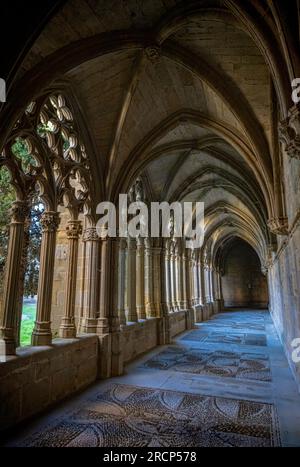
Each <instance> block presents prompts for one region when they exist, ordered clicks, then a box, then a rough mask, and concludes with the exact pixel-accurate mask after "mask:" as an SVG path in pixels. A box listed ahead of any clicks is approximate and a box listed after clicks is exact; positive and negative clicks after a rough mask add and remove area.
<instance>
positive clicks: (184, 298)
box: [181, 250, 189, 310]
mask: <svg viewBox="0 0 300 467" xmlns="http://www.w3.org/2000/svg"><path fill="white" fill-rule="evenodd" d="M186 264H187V258H186V250H184V251H183V253H182V256H181V265H182V272H181V275H182V292H181V294H182V308H183V309H184V310H187V309H188V308H189V306H188V298H187V297H188V296H187V271H186Z"/></svg>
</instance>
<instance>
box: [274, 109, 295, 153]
mask: <svg viewBox="0 0 300 467" xmlns="http://www.w3.org/2000/svg"><path fill="white" fill-rule="evenodd" d="M278 130H279V140H280V142H281V143H282V144H283V147H284V149H285V151H286V152H287V154H288V156H289V157H291V158H295V159H299V160H300V106H299V104H298V105H295V106H293V107H292V108H291V109H290V110H289V114H288V118H287V119H286V120H283V121H282V122H281V123H280V124H279V128H278Z"/></svg>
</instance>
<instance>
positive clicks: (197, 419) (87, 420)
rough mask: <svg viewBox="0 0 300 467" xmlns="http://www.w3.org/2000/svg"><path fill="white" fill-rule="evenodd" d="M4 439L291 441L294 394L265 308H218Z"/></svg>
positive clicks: (296, 408) (299, 415) (297, 405)
mask: <svg viewBox="0 0 300 467" xmlns="http://www.w3.org/2000/svg"><path fill="white" fill-rule="evenodd" d="M4 444H5V445H9V446H111V447H114V446H122V447H130V446H132V447H135V446H149V447H150V446H152V447H159V446H162V447H168V446H172V447H185V446H186V447H196V446H217V447H218V446H222V447H223V446H224V447H232V446H261V447H264V446H300V394H299V392H298V388H297V386H296V384H295V381H294V379H293V376H292V374H291V370H290V368H289V366H288V363H287V360H286V357H285V355H284V352H283V349H282V346H281V344H280V341H279V339H278V336H277V334H276V331H275V328H274V325H273V323H272V320H271V317H270V315H269V313H267V312H263V311H242V310H241V311H230V312H224V313H221V314H219V315H216V316H214V317H212V318H211V319H210V320H209V321H207V322H204V323H200V324H197V325H196V329H195V330H191V331H187V332H185V333H184V334H182V335H180V336H177V338H175V339H174V342H172V344H171V345H168V346H163V347H157V348H156V349H154V350H153V351H152V352H150V353H148V354H146V355H144V356H143V357H142V358H140V359H138V360H136V361H135V362H133V363H131V364H130V365H128V366H127V367H126V371H125V374H124V375H123V376H121V377H117V378H112V379H110V380H107V381H102V382H97V384H95V385H93V386H92V387H91V388H89V389H88V390H86V391H85V392H84V393H82V394H81V395H79V396H77V397H74V398H72V399H71V400H70V401H69V402H67V403H65V404H64V405H63V406H60V407H59V408H57V409H54V410H52V411H49V412H48V414H46V415H45V416H42V417H40V418H39V419H37V420H36V421H34V422H31V423H30V424H28V426H27V427H23V428H22V430H20V431H19V432H18V433H16V434H15V436H13V437H11V438H10V439H8V440H6V441H5V443H4Z"/></svg>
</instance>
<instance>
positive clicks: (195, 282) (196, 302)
mask: <svg viewBox="0 0 300 467" xmlns="http://www.w3.org/2000/svg"><path fill="white" fill-rule="evenodd" d="M193 276H194V305H197V304H198V295H199V292H198V272H197V258H196V256H194V258H193Z"/></svg>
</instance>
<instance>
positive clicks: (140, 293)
mask: <svg viewBox="0 0 300 467" xmlns="http://www.w3.org/2000/svg"><path fill="white" fill-rule="evenodd" d="M144 242H145V240H144V238H142V237H138V239H137V250H136V309H137V314H138V319H146V308H145V243H144Z"/></svg>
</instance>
